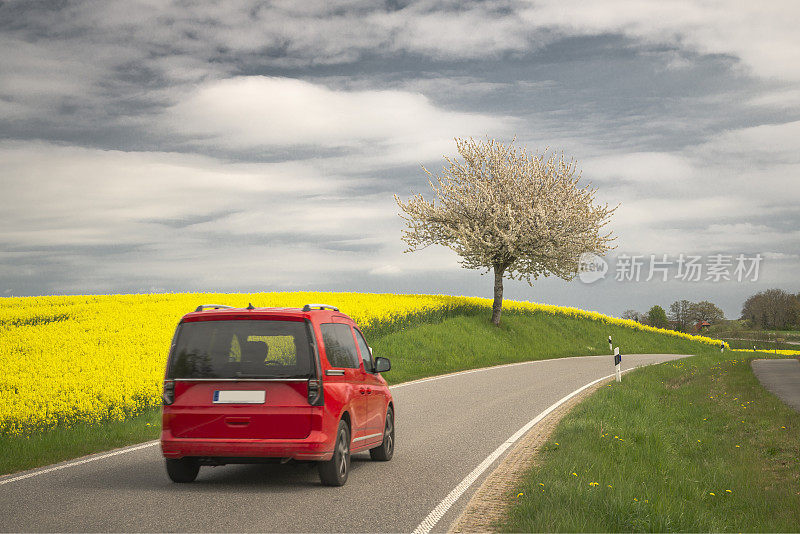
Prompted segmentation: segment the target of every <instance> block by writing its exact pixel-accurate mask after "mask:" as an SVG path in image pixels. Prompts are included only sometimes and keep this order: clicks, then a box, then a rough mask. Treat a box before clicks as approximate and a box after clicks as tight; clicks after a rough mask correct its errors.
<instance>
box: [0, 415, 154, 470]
mask: <svg viewBox="0 0 800 534" xmlns="http://www.w3.org/2000/svg"><path fill="white" fill-rule="evenodd" d="M160 430H161V410H151V411H149V412H145V413H141V414H139V415H137V416H135V417H132V418H129V419H126V420H124V421H111V422H106V423H99V424H81V425H75V426H73V427H70V428H59V427H56V428H54V429H52V430H48V431H47V432H41V433H38V434H32V435H29V436H0V451H3V454H0V474H6V473H14V472H17V471H22V470H25V469H32V468H34V467H41V466H43V465H50V464H54V463H57V462H62V461H64V460H70V459H72V458H78V457H80V456H85V455H87V454H92V453H95V452H98V451H106V450H109V449H115V448H118V447H124V446H126V445H131V444H133V443H142V442H143V441H150V440H153V439H157V438H158V434H159V432H160Z"/></svg>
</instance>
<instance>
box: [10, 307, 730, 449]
mask: <svg viewBox="0 0 800 534" xmlns="http://www.w3.org/2000/svg"><path fill="white" fill-rule="evenodd" d="M251 302H252V303H253V305H254V306H257V307H262V306H265V307H266V306H268V307H283V306H287V307H301V306H302V305H303V304H306V303H320V302H321V303H326V304H332V305H334V306H338V307H339V308H340V309H341V310H342V311H343V312H345V313H347V314H348V315H350V316H351V317H353V319H355V320H356V322H357V323H359V324H360V325H361V326H362V327H363V328H371V327H376V326H379V325H381V324H387V323H394V322H398V321H400V322H402V321H403V320H404V319H408V318H409V317H413V316H416V315H426V314H438V313H442V312H443V311H447V310H452V309H454V308H462V307H468V308H474V307H481V308H486V309H487V310H488V309H489V308H490V307H491V300H489V299H479V298H471V297H452V296H444V295H393V294H370V293H309V292H292V293H253V294H242V293H236V294H218V293H217V294H214V293H182V294H150V295H96V296H49V297H11V298H0V370H1V371H2V372H1V373H0V434H6V435H8V434H10V435H20V434H25V433H29V432H34V431H38V430H43V429H47V428H51V427H53V426H56V425H65V426H69V425H71V424H74V423H76V422H85V421H88V422H95V421H107V420H122V419H124V418H126V417H128V416H130V415H133V414H135V413H139V412H141V411H143V410H145V409H148V408H153V407H155V406H158V405H159V403H160V395H161V380H162V377H163V374H164V366H165V364H166V358H167V350H168V349H169V344H170V339H171V337H172V334H173V332H174V330H175V326H176V325H177V323H178V321H179V320H180V318H181V316H182V315H184V314H185V313H187V312H189V311H193V310H194V309H195V308H196V307H197V305H198V304H209V303H213V304H227V305H231V306H237V307H245V306H247V305H248V303H251ZM504 309H506V310H512V309H517V310H526V311H537V312H543V313H551V314H563V315H568V316H572V317H579V318H586V319H591V320H595V321H602V322H605V323H610V324H618V325H622V326H627V327H630V328H636V329H640V330H649V331H656V332H662V333H666V334H669V335H674V336H679V337H684V338H688V339H693V340H696V341H701V342H705V343H709V344H713V345H717V344H718V343H719V341H718V340H714V339H709V338H704V337H699V336H690V335H688V334H682V333H679V332H673V331H663V330H658V329H655V328H651V327H649V326H644V325H641V324H638V323H635V322H633V321H627V320H623V319H616V318H613V317H609V316H606V315H602V314H599V313H595V312H587V311H583V310H578V309H575V308H565V307H559V306H550V305H545V304H534V303H528V302H514V301H506V302H505V303H504Z"/></svg>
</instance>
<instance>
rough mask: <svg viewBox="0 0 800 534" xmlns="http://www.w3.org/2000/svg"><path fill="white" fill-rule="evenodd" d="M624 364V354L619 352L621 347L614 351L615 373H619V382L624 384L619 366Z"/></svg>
mask: <svg viewBox="0 0 800 534" xmlns="http://www.w3.org/2000/svg"><path fill="white" fill-rule="evenodd" d="M621 363H622V353H621V352H620V351H619V347H616V348H615V349H614V371H615V372H616V373H617V382H622V373H621V372H620V370H619V366H620V364H621Z"/></svg>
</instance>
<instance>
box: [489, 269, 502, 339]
mask: <svg viewBox="0 0 800 534" xmlns="http://www.w3.org/2000/svg"><path fill="white" fill-rule="evenodd" d="M504 272H505V269H504V268H503V267H502V266H500V265H495V266H494V303H493V304H492V324H493V325H495V326H500V314H501V313H502V312H503V273H504Z"/></svg>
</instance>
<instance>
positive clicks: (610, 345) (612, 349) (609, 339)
mask: <svg viewBox="0 0 800 534" xmlns="http://www.w3.org/2000/svg"><path fill="white" fill-rule="evenodd" d="M608 350H609V351H611V352H614V345H612V344H611V336H608Z"/></svg>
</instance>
